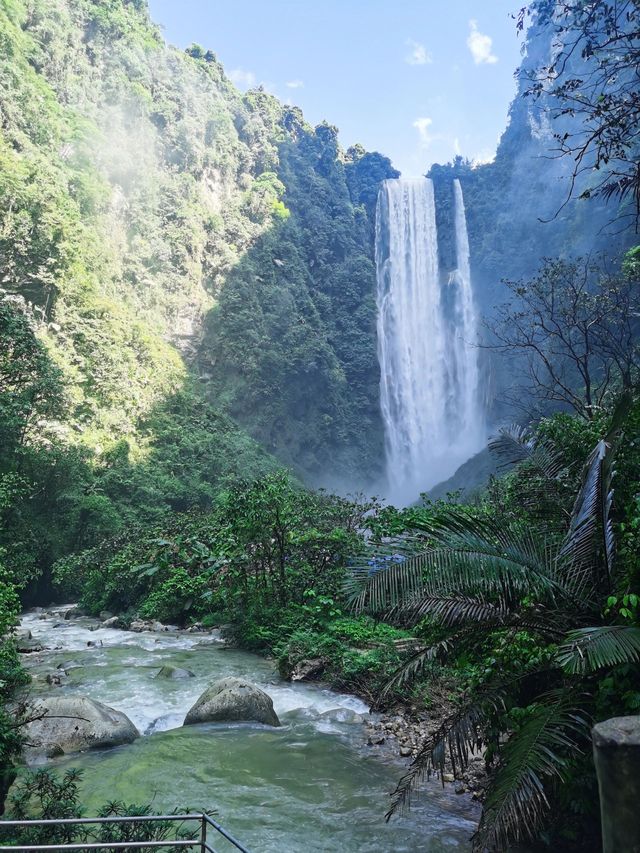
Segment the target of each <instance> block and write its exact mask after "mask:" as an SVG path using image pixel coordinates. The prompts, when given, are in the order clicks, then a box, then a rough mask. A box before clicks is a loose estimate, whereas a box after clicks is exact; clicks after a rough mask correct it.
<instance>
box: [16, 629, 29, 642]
mask: <svg viewBox="0 0 640 853" xmlns="http://www.w3.org/2000/svg"><path fill="white" fill-rule="evenodd" d="M32 636H33V635H32V634H31V631H30V630H29V629H28V628H18V630H17V631H15V633H14V637H15V639H16V641H21V642H22V641H24V640H30V639H32Z"/></svg>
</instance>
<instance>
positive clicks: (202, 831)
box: [200, 814, 207, 853]
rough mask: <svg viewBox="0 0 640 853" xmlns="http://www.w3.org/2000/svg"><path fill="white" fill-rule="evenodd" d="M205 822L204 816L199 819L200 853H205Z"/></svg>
mask: <svg viewBox="0 0 640 853" xmlns="http://www.w3.org/2000/svg"><path fill="white" fill-rule="evenodd" d="M206 844H207V821H206V820H205V816H204V814H203V815H202V817H201V818H200V853H207V847H206Z"/></svg>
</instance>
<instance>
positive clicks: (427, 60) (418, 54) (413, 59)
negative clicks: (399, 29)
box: [404, 39, 433, 65]
mask: <svg viewBox="0 0 640 853" xmlns="http://www.w3.org/2000/svg"><path fill="white" fill-rule="evenodd" d="M406 44H407V45H408V46H409V48H411V49H410V51H409V53H408V54H407V55H406V56H405V58H404V61H405V62H406V63H407V64H408V65H431V63H432V62H433V57H432V56H431V54H430V53H429V52H428V51H427V48H426V47H425V46H424V45H423V44H420V42H417V41H414V40H413V39H407V41H406Z"/></svg>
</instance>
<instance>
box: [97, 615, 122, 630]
mask: <svg viewBox="0 0 640 853" xmlns="http://www.w3.org/2000/svg"><path fill="white" fill-rule="evenodd" d="M100 627H101V628H122V620H121V619H120V617H119V616H110V617H109V618H108V619H105V620H104V622H103V623H102V625H101V626H100Z"/></svg>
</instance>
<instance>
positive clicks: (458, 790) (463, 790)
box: [454, 785, 467, 794]
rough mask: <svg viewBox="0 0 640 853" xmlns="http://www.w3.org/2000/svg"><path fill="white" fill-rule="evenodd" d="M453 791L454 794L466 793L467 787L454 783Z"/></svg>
mask: <svg viewBox="0 0 640 853" xmlns="http://www.w3.org/2000/svg"><path fill="white" fill-rule="evenodd" d="M454 791H455V792H456V794H466V793H467V787H466V785H456V787H455V788H454Z"/></svg>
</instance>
